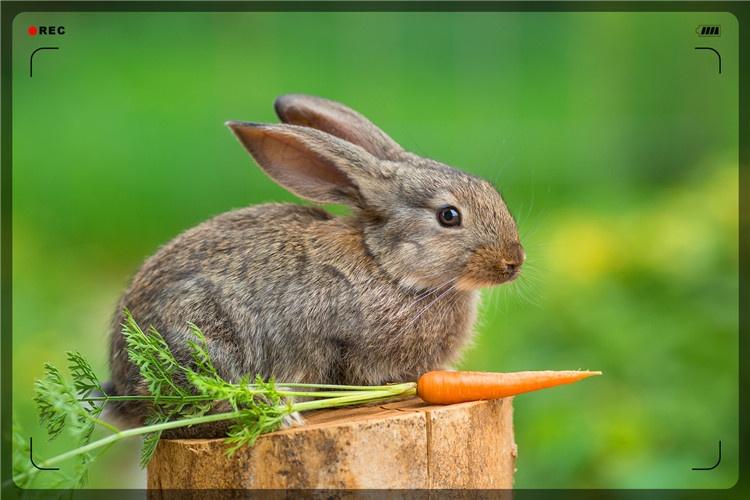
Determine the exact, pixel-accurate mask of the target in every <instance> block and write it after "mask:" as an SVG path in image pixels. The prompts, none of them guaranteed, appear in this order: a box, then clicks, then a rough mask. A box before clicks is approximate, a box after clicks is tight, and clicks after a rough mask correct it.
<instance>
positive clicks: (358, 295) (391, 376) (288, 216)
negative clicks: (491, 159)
mask: <svg viewBox="0 0 750 500" xmlns="http://www.w3.org/2000/svg"><path fill="white" fill-rule="evenodd" d="M275 107H276V111H277V114H278V115H279V117H280V119H281V121H282V122H283V123H282V124H274V125H268V124H255V123H245V122H228V123H227V125H228V126H229V127H230V129H231V130H232V132H234V134H235V135H236V136H237V138H238V139H239V140H240V143H241V144H242V145H243V146H244V147H245V148H246V149H247V150H248V151H249V152H250V154H251V155H252V156H253V157H254V158H255V160H256V162H257V163H258V165H259V166H260V167H261V168H262V169H263V170H264V171H265V172H266V173H267V174H268V175H269V176H270V177H271V179H273V180H274V181H276V182H277V183H279V184H280V185H281V186H283V187H285V188H286V189H288V190H289V191H291V192H292V193H294V194H296V195H298V196H300V197H302V198H306V199H308V200H311V201H313V202H317V203H343V204H346V205H348V206H349V207H351V211H352V213H351V215H348V216H342V217H335V216H333V215H331V214H330V213H328V212H326V211H325V210H323V209H321V208H317V207H310V206H300V205H294V204H267V205H258V206H252V207H247V208H242V209H239V210H234V211H231V212H227V213H224V214H221V215H219V216H216V217H214V218H212V219H209V220H208V221H206V222H204V223H202V224H200V225H199V226H197V227H194V228H192V229H189V230H187V231H186V232H184V233H183V234H181V235H179V236H178V237H176V238H175V239H174V240H172V241H171V242H169V243H167V244H166V245H165V246H163V247H162V248H161V249H159V251H158V252H157V253H156V254H155V255H154V256H152V257H151V258H149V259H148V260H147V261H146V262H145V264H144V265H143V266H142V267H141V269H140V270H139V271H138V272H137V273H136V275H135V277H134V278H133V280H132V282H131V284H130V286H129V288H128V289H127V291H126V292H125V293H124V295H123V296H122V298H121V300H120V302H119V304H118V305H117V311H118V313H117V314H116V315H115V318H114V320H113V322H112V337H111V339H112V341H111V354H110V361H111V372H112V387H113V389H114V392H115V393H116V394H134V393H135V394H143V393H145V391H146V388H145V385H144V383H143V381H142V380H141V379H140V377H139V373H138V370H137V368H136V367H135V366H134V365H133V364H132V363H130V362H129V360H128V358H127V353H126V347H125V343H124V339H123V336H122V334H121V327H120V325H121V323H122V319H123V318H122V315H121V311H122V310H123V308H128V309H130V311H131V312H132V313H133V316H134V317H135V319H136V320H137V321H138V322H139V324H141V326H143V327H146V326H148V325H153V326H154V327H155V328H156V329H157V330H158V331H159V332H161V333H162V335H163V336H164V337H165V339H166V341H167V343H168V344H169V346H170V348H171V349H172V350H173V351H174V352H175V354H176V356H177V358H178V360H180V361H182V362H186V363H187V362H188V360H189V357H188V354H187V351H186V340H187V338H188V327H187V322H188V321H191V322H193V323H195V324H197V325H198V326H200V327H201V329H202V330H203V331H204V332H205V334H206V337H207V339H208V348H209V352H210V354H211V356H212V358H213V361H214V363H215V365H216V367H217V368H218V370H219V372H220V373H221V375H222V376H224V377H226V378H227V379H229V380H237V379H239V378H240V377H241V376H243V375H248V374H249V375H251V376H253V375H255V374H260V375H261V376H263V377H270V376H274V377H276V379H277V380H279V381H284V382H290V383H291V382H309V383H336V384H383V383H387V382H400V381H409V380H416V379H417V377H418V376H419V375H420V374H421V373H424V372H426V371H428V370H434V369H439V368H444V367H447V366H448V365H450V363H451V362H453V361H454V360H456V358H457V356H458V354H459V353H460V352H461V349H462V347H464V346H465V345H466V344H467V342H468V341H469V339H470V338H471V335H472V327H473V323H474V320H475V316H476V308H477V301H478V289H479V288H481V287H483V286H491V285H496V284H500V283H503V282H505V281H509V280H511V279H513V278H514V277H515V276H516V275H517V273H518V271H519V268H520V266H521V264H522V263H523V260H524V253H523V250H522V248H521V245H520V243H519V239H518V233H517V230H516V224H515V222H514V220H513V218H512V216H511V214H510V213H509V211H508V209H507V208H506V206H505V203H504V202H503V200H502V198H501V197H500V194H499V193H498V192H497V190H496V189H495V188H494V187H493V186H492V185H491V184H490V183H488V182H487V181H485V180H483V179H480V178H478V177H475V176H472V175H469V174H466V173H464V172H461V171H459V170H456V169H454V168H451V167H449V166H447V165H443V164H441V163H439V162H437V161H434V160H430V159H426V158H421V157H418V156H416V155H414V154H412V153H408V152H406V151H404V150H403V149H402V148H401V147H400V146H399V145H398V144H396V143H395V142H394V141H393V140H392V139H391V138H390V137H388V136H387V135H386V134H385V133H384V132H382V131H381V130H380V129H379V128H377V127H376V126H375V125H373V124H372V123H371V122H370V121H368V120H367V119H366V118H364V117H363V116H361V115H360V114H358V113H356V112H355V111H353V110H351V109H349V108H347V107H345V106H343V105H341V104H339V103H336V102H332V101H328V100H325V99H321V98H317V97H311V96H303V95H286V96H282V97H280V98H278V99H277V101H276V104H275ZM446 205H452V206H455V207H457V208H458V209H459V211H460V212H461V218H462V223H461V225H460V226H458V227H442V226H441V225H440V224H439V222H438V219H437V217H436V212H437V211H438V210H439V208H441V207H443V206H446ZM120 410H121V412H122V413H123V414H125V416H130V417H131V418H132V417H136V420H137V419H139V418H141V416H142V413H143V411H144V410H143V408H141V407H138V406H134V405H129V406H123V407H121V408H120ZM207 433H208V434H211V432H207Z"/></svg>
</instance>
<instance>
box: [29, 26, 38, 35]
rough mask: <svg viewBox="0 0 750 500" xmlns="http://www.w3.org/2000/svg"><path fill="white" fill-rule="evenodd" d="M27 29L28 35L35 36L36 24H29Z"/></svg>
mask: <svg viewBox="0 0 750 500" xmlns="http://www.w3.org/2000/svg"><path fill="white" fill-rule="evenodd" d="M27 31H28V32H29V36H36V33H37V29H36V26H29V29H28V30H27Z"/></svg>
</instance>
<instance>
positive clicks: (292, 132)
mask: <svg viewBox="0 0 750 500" xmlns="http://www.w3.org/2000/svg"><path fill="white" fill-rule="evenodd" d="M226 125H227V126H228V127H229V128H230V129H232V132H234V134H235V135H236V136H237V138H238V139H239V140H240V142H241V143H242V144H243V146H245V148H246V149H247V150H248V151H249V152H250V154H251V155H252V156H253V158H255V161H256V162H257V163H258V165H260V167H261V168H262V169H263V170H264V171H265V172H266V173H267V174H268V175H269V176H270V177H271V178H272V179H273V180H275V181H276V182H277V183H279V184H280V185H281V186H283V187H284V188H286V189H288V190H289V191H291V192H292V193H294V194H296V195H297V196H300V197H302V198H307V199H308V200H312V201H316V202H318V203H345V204H348V205H353V206H360V207H361V206H364V204H365V202H364V196H363V193H362V190H361V186H362V185H367V184H371V183H372V181H373V180H375V178H376V177H377V175H376V172H377V162H378V160H377V159H376V158H374V157H373V156H372V155H370V154H369V153H367V151H365V150H364V149H362V148H361V147H359V146H356V145H354V144H350V143H348V142H346V141H343V140H341V139H339V138H337V137H333V136H331V135H329V134H326V133H325V132H321V131H319V130H315V129H311V128H308V127H298V126H295V125H265V124H258V123H249V122H235V121H230V122H227V123H226Z"/></svg>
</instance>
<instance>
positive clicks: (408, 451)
mask: <svg viewBox="0 0 750 500" xmlns="http://www.w3.org/2000/svg"><path fill="white" fill-rule="evenodd" d="M304 417H305V425H303V426H299V427H293V428H289V429H284V430H281V431H277V432H274V433H270V434H266V435H263V436H261V437H260V438H258V440H257V442H256V443H255V446H253V447H245V448H241V449H240V450H238V451H237V452H236V453H235V454H234V455H233V456H232V457H227V455H226V445H225V444H224V443H223V440H221V439H179V440H162V441H161V442H160V443H159V446H158V447H157V450H156V453H155V455H154V457H153V459H152V460H151V463H150V464H149V466H148V487H149V488H150V489H206V488H211V489H217V488H220V489H261V488H273V489H298V488H300V489H310V488H325V489H338V488H343V489H354V488H368V489H370V488H372V489H376V488H377V489H379V488H404V489H416V488H419V489H423V488H427V489H430V488H497V489H506V488H511V487H512V484H513V473H514V471H515V456H516V445H515V441H514V438H513V422H512V418H513V410H512V399H511V398H505V399H500V400H496V401H479V402H475V403H462V404H456V405H448V406H431V405H428V404H426V403H424V402H423V401H422V400H420V399H418V398H414V399H409V400H405V401H398V402H394V403H381V404H377V405H370V406H359V407H352V408H341V409H336V410H326V411H319V412H315V413H306V414H304Z"/></svg>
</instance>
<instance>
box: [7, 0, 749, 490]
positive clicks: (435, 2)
mask: <svg viewBox="0 0 750 500" xmlns="http://www.w3.org/2000/svg"><path fill="white" fill-rule="evenodd" d="M201 11H206V12H276V11H279V12H332V11H340V12H729V13H731V14H733V15H734V16H735V17H736V18H737V21H738V24H739V44H740V46H739V106H740V109H739V120H740V121H739V169H740V172H739V189H740V193H739V211H740V214H739V215H740V218H739V228H738V229H739V233H740V234H739V236H740V238H739V315H740V318H739V320H740V322H739V324H740V335H739V352H738V356H739V377H740V380H739V410H740V415H739V427H740V428H739V440H740V442H739V463H738V474H739V477H738V480H737V483H736V484H735V485H734V486H733V487H732V488H729V489H712V490H702V489H699V490H677V489H673V490H669V489H659V490H645V489H621V490H617V489H607V490H594V489H591V490H589V489H556V490H555V489H549V490H546V489H544V490H532V489H516V490H496V491H487V492H484V493H480V492H477V491H474V492H467V491H463V492H462V491H449V490H443V491H442V492H435V491H433V492H427V491H425V490H421V491H409V490H401V491H399V490H396V491H393V490H390V491H389V490H369V491H359V492H357V493H355V492H342V491H327V490H312V491H309V490H308V491H293V490H290V491H283V490H282V491H279V490H270V491H268V490H266V491H263V492H258V491H255V492H254V491H252V490H201V491H195V490H162V491H161V492H160V493H158V494H157V495H156V496H158V497H159V498H183V497H188V498H195V497H199V496H200V497H203V496H211V497H213V496H215V497H219V498H241V497H260V498H281V497H286V496H287V495H288V496H294V497H296V496H305V497H307V496H312V497H315V498H318V497H320V498H332V497H339V496H349V494H352V493H353V494H355V495H357V496H359V495H360V494H361V495H362V496H366V497H373V498H377V497H380V496H383V497H389V498H391V497H394V496H396V497H401V496H408V497H409V498H423V497H424V498H427V497H429V498H433V497H438V496H443V494H444V495H445V496H446V497H451V498H454V497H460V498H465V497H479V498H508V499H510V498H512V497H514V496H515V497H518V498H561V497H566V496H568V495H570V496H575V497H576V498H608V497H609V498H617V497H623V496H626V497H630V496H637V497H654V498H660V499H661V498H705V497H706V496H710V497H711V498H732V497H737V496H739V495H741V493H746V492H750V482H749V481H748V479H747V474H743V470H744V467H746V466H747V464H748V460H747V459H748V456H747V452H748V448H749V446H747V445H750V432H749V429H748V418H747V410H748V408H747V405H748V389H749V388H750V384H749V383H748V382H749V378H750V367H749V366H748V362H749V361H750V356H749V354H750V351H749V350H748V348H749V346H750V343H748V339H747V338H746V326H747V325H746V323H747V314H748V312H750V301H748V297H747V293H746V292H745V290H744V289H745V284H746V283H747V279H748V269H747V265H746V262H745V261H746V258H747V257H748V256H749V254H748V238H747V231H746V229H747V227H746V224H747V220H746V219H747V211H748V208H749V206H748V201H750V200H749V199H748V194H750V193H749V192H748V187H749V186H748V178H747V169H748V166H749V165H750V163H749V161H748V160H750V157H749V156H748V155H749V154H750V149H749V148H748V146H749V145H750V109H749V108H748V97H749V96H750V94H749V93H748V92H749V90H750V89H749V88H748V66H750V64H749V63H750V57H748V54H750V29H749V28H750V26H749V24H750V3H749V2H747V1H742V2H731V1H717V2H712V1H695V2H693V1H684V0H683V1H674V2H670V1H653V2H649V1H634V0H631V1H620V0H614V1H611V2H608V1H582V0H574V1H559V2H556V1H549V0H543V1H527V2H523V1H517V0H516V1H507V2H506V1H501V0H488V1H481V0H468V1H463V2H462V1H458V0H446V1H440V0H426V1H419V0H394V1H387V0H386V1H378V0H361V1H346V0H323V1H318V0H311V1H304V0H291V1H268V0H263V1H228V0H218V1H207V0H196V1H191V0H176V1H168V0H160V1H134V0H128V1H109V2H107V1H100V0H95V1H66V0H62V1H29V0H25V1H7V0H4V1H2V3H0V15H1V18H0V56H1V60H0V84H1V89H0V91H1V95H0V108H1V109H2V112H1V116H0V133H1V134H2V137H1V138H0V179H1V180H0V236H1V238H2V239H1V243H0V331H1V332H2V335H0V387H1V388H2V400H1V401H0V429H1V430H2V445H3V446H2V450H1V451H0V478H1V480H2V481H5V480H6V478H9V477H10V476H11V474H12V469H11V468H12V440H11V418H12V417H11V415H12V397H11V391H12V376H13V372H12V332H11V329H12V307H11V303H12V302H11V301H12V297H11V293H12V276H11V274H12V255H11V252H12V241H11V238H12V234H13V233H12V207H13V203H12V182H11V179H12V170H11V165H12V150H11V147H12V123H13V120H12V48H13V38H12V34H13V31H12V25H13V20H14V18H15V16H16V15H18V14H20V13H22V12H201ZM745 57H747V59H745ZM743 444H744V445H745V446H743ZM511 491H512V492H511ZM2 493H3V494H4V495H8V498H18V497H21V496H23V497H25V498H46V497H48V496H61V495H63V494H66V493H68V492H66V491H65V490H24V489H21V488H18V487H17V486H16V485H15V484H13V485H12V486H8V487H3V489H2ZM75 494H76V495H77V496H78V497H79V498H101V497H102V496H104V495H106V496H107V497H109V498H110V499H111V500H115V499H120V498H142V497H143V496H145V495H146V494H147V493H146V490H95V489H88V490H76V491H75ZM149 496H150V495H149Z"/></svg>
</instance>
